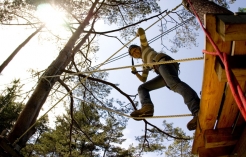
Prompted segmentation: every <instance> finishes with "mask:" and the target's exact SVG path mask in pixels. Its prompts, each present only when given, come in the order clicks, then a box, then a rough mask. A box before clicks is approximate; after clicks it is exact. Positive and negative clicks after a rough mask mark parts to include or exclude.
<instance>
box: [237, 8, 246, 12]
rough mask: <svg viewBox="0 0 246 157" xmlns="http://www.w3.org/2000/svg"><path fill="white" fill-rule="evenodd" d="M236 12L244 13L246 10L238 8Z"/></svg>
mask: <svg viewBox="0 0 246 157" xmlns="http://www.w3.org/2000/svg"><path fill="white" fill-rule="evenodd" d="M238 12H242V13H246V8H241V7H239V8H238Z"/></svg>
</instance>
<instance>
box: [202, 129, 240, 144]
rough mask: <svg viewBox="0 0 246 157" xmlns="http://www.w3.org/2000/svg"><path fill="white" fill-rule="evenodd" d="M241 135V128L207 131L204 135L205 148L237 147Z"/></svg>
mask: <svg viewBox="0 0 246 157" xmlns="http://www.w3.org/2000/svg"><path fill="white" fill-rule="evenodd" d="M241 133H242V128H241V127H240V128H236V129H235V130H233V128H232V127H230V128H223V129H215V130H214V129H210V130H206V131H205V133H204V136H205V148H215V147H226V146H232V145H235V144H236V143H237V141H238V139H239V137H240V134H241Z"/></svg>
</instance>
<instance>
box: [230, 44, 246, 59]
mask: <svg viewBox="0 0 246 157" xmlns="http://www.w3.org/2000/svg"><path fill="white" fill-rule="evenodd" d="M231 55H232V56H233V55H246V41H233V42H232V54H231Z"/></svg>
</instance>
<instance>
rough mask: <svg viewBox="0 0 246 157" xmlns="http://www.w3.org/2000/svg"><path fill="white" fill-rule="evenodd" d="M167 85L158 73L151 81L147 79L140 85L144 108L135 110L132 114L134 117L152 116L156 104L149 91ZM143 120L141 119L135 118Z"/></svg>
mask: <svg viewBox="0 0 246 157" xmlns="http://www.w3.org/2000/svg"><path fill="white" fill-rule="evenodd" d="M165 85H166V83H165V81H164V80H163V78H162V77H161V76H160V75H158V76H157V77H155V78H153V79H152V80H150V81H147V82H145V83H143V84H142V85H140V86H139V87H138V95H139V99H140V102H141V104H142V108H141V109H139V110H135V111H134V112H132V113H131V114H130V115H131V116H132V117H151V116H153V114H154V105H153V103H152V101H151V98H150V94H149V92H150V91H152V90H155V89H158V88H161V87H164V86H165ZM135 120H141V119H135Z"/></svg>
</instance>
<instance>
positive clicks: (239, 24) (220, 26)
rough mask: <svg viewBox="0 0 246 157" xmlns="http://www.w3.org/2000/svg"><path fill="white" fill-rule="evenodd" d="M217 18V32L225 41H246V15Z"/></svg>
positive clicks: (219, 16) (220, 16)
mask: <svg viewBox="0 0 246 157" xmlns="http://www.w3.org/2000/svg"><path fill="white" fill-rule="evenodd" d="M216 17H217V18H216V21H217V22H216V23H217V26H216V29H217V32H218V33H219V34H220V35H221V37H222V39H223V40H224V41H235V40H246V14H238V15H216Z"/></svg>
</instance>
